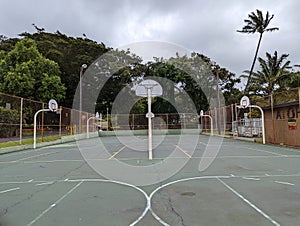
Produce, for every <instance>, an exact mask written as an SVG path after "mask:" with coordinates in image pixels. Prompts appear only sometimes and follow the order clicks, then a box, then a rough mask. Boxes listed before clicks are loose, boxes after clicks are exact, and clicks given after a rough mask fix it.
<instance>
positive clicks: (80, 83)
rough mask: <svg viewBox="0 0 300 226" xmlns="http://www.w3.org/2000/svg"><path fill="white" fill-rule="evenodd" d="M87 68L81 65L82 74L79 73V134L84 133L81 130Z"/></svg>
mask: <svg viewBox="0 0 300 226" xmlns="http://www.w3.org/2000/svg"><path fill="white" fill-rule="evenodd" d="M86 68H87V65H86V64H83V65H81V67H80V73H79V133H81V132H82V130H81V127H82V125H81V117H82V115H81V113H82V75H83V71H84V69H86Z"/></svg>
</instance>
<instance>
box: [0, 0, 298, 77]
mask: <svg viewBox="0 0 300 226" xmlns="http://www.w3.org/2000/svg"><path fill="white" fill-rule="evenodd" d="M0 7H1V9H2V13H1V14H0V34H3V35H5V36H8V37H15V36H17V34H19V33H21V32H24V31H28V32H34V28H33V27H32V25H31V24H32V23H35V24H36V25H38V26H40V27H44V28H45V29H46V30H47V31H49V32H55V31H56V30H60V31H61V32H63V33H66V34H67V35H70V36H74V37H79V36H82V34H83V33H85V34H86V35H87V36H88V37H89V38H91V39H93V40H96V41H97V42H104V43H105V44H106V45H108V46H111V47H114V48H117V47H120V46H123V45H127V44H130V43H133V42H140V41H165V42H171V43H176V44H178V45H181V46H183V47H186V48H188V49H190V50H192V51H197V52H200V53H203V54H205V55H207V56H208V57H210V58H211V59H212V60H214V61H216V62H217V63H218V64H220V65H221V66H224V67H226V68H227V69H229V70H230V71H232V72H234V73H236V74H237V75H240V74H242V72H243V71H244V70H248V69H249V68H250V65H251V63H252V59H253V55H254V51H255V48H256V44H257V40H258V34H253V35H250V34H249V35H248V34H241V33H237V32H236V30H238V29H241V28H242V27H243V25H244V23H243V20H244V19H245V18H247V15H248V14H249V13H250V12H252V11H254V10H256V9H260V10H263V11H264V12H266V11H269V12H270V13H272V14H275V17H274V19H273V20H272V22H271V25H270V26H276V27H279V28H280V30H279V31H277V32H274V33H266V34H265V35H264V37H263V41H262V46H261V49H260V53H259V55H260V56H262V57H264V56H265V53H266V51H268V52H270V53H273V52H274V51H275V50H277V51H278V52H279V54H283V53H288V54H290V57H289V59H290V60H291V61H292V64H299V63H300V56H299V52H300V47H299V45H297V42H298V40H300V27H299V25H298V22H299V21H300V14H299V13H298V9H299V8H300V2H299V1H297V0H286V1H281V0H266V1H259V0H246V1H240V0H218V1H204V0H200V1H197V0H186V1H182V0H172V1H161V0H148V1H147V0H146V1H145V0H144V1H140V0H126V1H118V0H101V1H98V0H90V1H84V0H72V1H71V0H65V1H64V0H52V1H42V0H27V1H22V0H10V1H8V0H6V1H5V0H2V1H1V2H0Z"/></svg>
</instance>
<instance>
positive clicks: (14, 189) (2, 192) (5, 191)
mask: <svg viewBox="0 0 300 226" xmlns="http://www.w3.org/2000/svg"><path fill="white" fill-rule="evenodd" d="M19 189H20V187H16V188H11V189H7V190H4V191H0V194H4V193H7V192H10V191H16V190H19Z"/></svg>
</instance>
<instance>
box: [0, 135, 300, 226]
mask: <svg viewBox="0 0 300 226" xmlns="http://www.w3.org/2000/svg"><path fill="white" fill-rule="evenodd" d="M195 136H197V140H196V145H195V142H194V141H195V139H196V138H195ZM136 137H137V138H138V139H137V140H132V137H129V136H128V137H126V136H123V137H122V138H121V139H119V138H118V137H113V136H103V137H100V138H91V139H88V140H82V141H80V142H73V143H65V144H58V145H53V146H50V147H43V148H39V149H36V150H27V151H22V152H14V153H10V154H4V155H0V225H1V226H4V225H105V226H107V225H113V226H116V225H146V226H148V225H149V226H152V225H205V226H207V225H299V222H300V150H299V149H293V148H287V147H280V146H272V145H262V144H258V143H250V142H245V141H237V140H232V139H222V138H215V139H214V140H213V141H211V140H210V139H209V137H208V136H203V135H200V136H199V135H192V136H189V135H186V136H185V137H184V139H183V140H182V141H180V139H181V138H182V137H181V136H179V135H166V136H165V135H155V136H154V140H153V145H154V148H153V160H148V152H147V144H148V143H147V136H142V135H141V136H138V135H137V136H136ZM208 146H209V148H207V147H208ZM91 150H92V152H91V153H89V152H90V151H91ZM86 153H88V154H89V155H87V156H90V157H91V158H90V159H89V158H87V156H85V154H86ZM206 160H207V161H206ZM166 161H167V162H169V163H170V164H171V167H170V169H171V170H173V168H172V167H174V166H176V165H178V167H179V165H180V164H182V163H184V165H183V166H182V167H179V169H178V170H177V171H176V172H174V173H173V174H172V175H171V176H169V177H167V178H165V179H163V180H160V179H159V178H163V176H162V173H161V171H160V170H159V166H160V165H162V164H163V163H165V162H166ZM201 161H206V162H209V163H211V164H209V165H208V166H207V167H205V169H204V170H199V165H200V162H201ZM90 162H92V163H94V164H96V165H98V166H101V167H102V166H106V167H111V168H109V169H110V170H111V171H112V172H114V173H116V174H117V175H118V176H116V178H105V177H104V176H102V175H101V174H100V173H99V172H97V171H95V170H94V168H93V167H91V166H90V164H89V163H90ZM116 162H118V163H121V164H124V165H127V166H132V167H133V168H134V169H135V170H136V172H135V173H136V175H137V177H138V176H141V177H143V176H144V175H142V174H143V171H140V170H141V169H142V168H146V167H152V166H153V167H154V168H155V167H156V168H155V169H157V171H155V170H154V171H149V172H147V173H148V174H151V175H150V176H153V177H154V178H158V179H157V183H154V184H145V185H138V184H135V183H130V180H128V181H127V180H126V178H127V177H129V175H126V171H122V170H116V168H114V166H115V163H116ZM200 168H201V167H200ZM146 176H149V175H145V177H146ZM118 178H119V179H118Z"/></svg>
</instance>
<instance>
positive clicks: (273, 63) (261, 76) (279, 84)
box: [248, 51, 291, 95]
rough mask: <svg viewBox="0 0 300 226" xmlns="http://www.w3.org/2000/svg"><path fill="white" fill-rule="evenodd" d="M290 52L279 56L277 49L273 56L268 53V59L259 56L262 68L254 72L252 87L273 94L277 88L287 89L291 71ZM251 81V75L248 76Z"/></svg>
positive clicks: (266, 93)
mask: <svg viewBox="0 0 300 226" xmlns="http://www.w3.org/2000/svg"><path fill="white" fill-rule="evenodd" d="M288 56H289V55H288V54H282V55H281V56H280V57H278V54H277V51H275V52H274V55H273V56H271V54H270V53H266V57H267V60H264V59H262V58H260V57H259V58H258V61H259V63H260V67H261V70H260V71H258V72H256V73H253V76H252V81H253V82H252V83H251V86H250V89H255V90H256V91H257V92H262V93H263V94H265V95H271V94H273V93H274V92H275V91H276V90H280V89H285V88H287V87H286V84H287V81H288V78H289V75H291V74H290V71H289V70H288V69H290V68H291V67H290V63H291V62H290V61H289V60H287V57H288ZM249 75H250V73H249ZM248 81H249V76H248Z"/></svg>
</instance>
